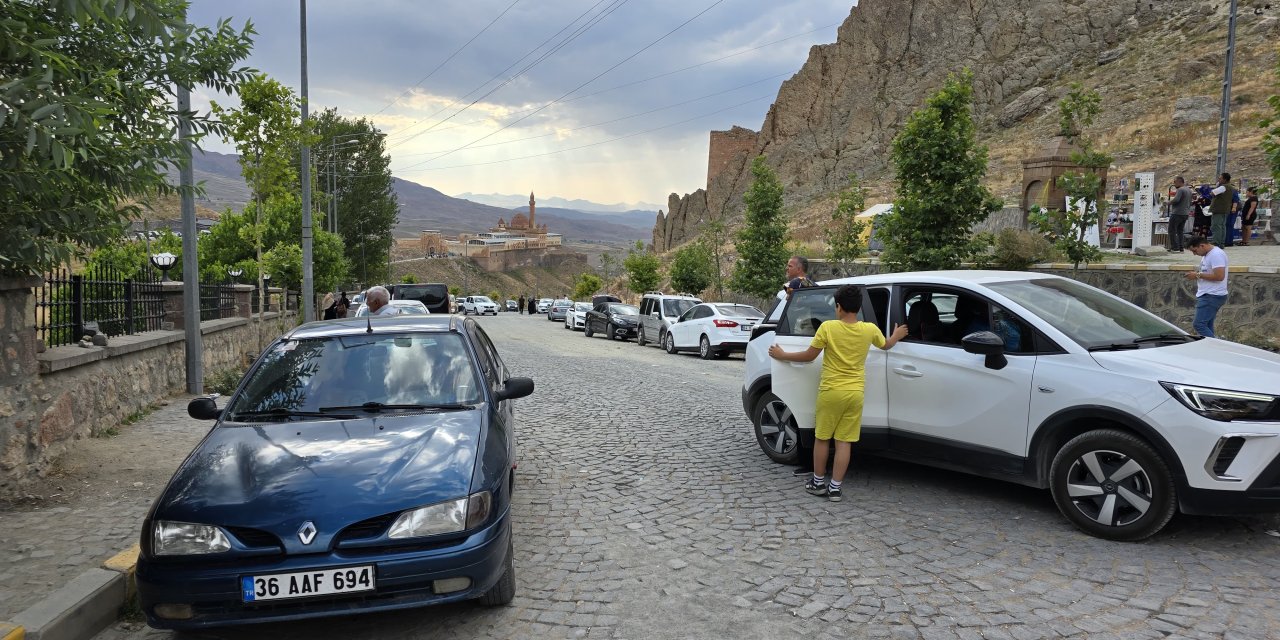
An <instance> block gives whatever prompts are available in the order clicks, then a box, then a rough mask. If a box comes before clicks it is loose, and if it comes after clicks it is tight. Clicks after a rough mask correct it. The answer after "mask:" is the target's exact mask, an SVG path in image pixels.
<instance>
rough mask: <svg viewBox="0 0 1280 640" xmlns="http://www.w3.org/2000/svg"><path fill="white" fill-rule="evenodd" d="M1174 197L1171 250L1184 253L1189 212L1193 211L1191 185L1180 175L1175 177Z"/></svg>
mask: <svg viewBox="0 0 1280 640" xmlns="http://www.w3.org/2000/svg"><path fill="white" fill-rule="evenodd" d="M1173 187H1174V189H1176V191H1174V193H1173V199H1172V200H1170V201H1169V251H1172V252H1176V253H1182V251H1183V248H1182V246H1183V239H1184V236H1183V234H1184V233H1185V232H1186V230H1187V214H1189V213H1191V201H1192V200H1194V199H1195V196H1193V195H1191V187H1188V186H1187V181H1186V180H1183V179H1182V176H1178V177H1176V178H1174V179H1173Z"/></svg>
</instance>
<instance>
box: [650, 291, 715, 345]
mask: <svg viewBox="0 0 1280 640" xmlns="http://www.w3.org/2000/svg"><path fill="white" fill-rule="evenodd" d="M700 302H702V301H701V300H699V299H697V298H695V297H693V296H691V295H688V294H684V293H679V294H675V295H668V294H665V293H662V292H660V291H651V292H649V293H646V294H644V298H643V299H641V300H640V333H639V335H638V336H636V344H638V345H640V346H642V347H643V346H645V345H646V344H649V343H650V342H655V343H656V344H658V345H659V346H661V345H662V344H663V341H664V340H665V339H666V337H667V329H668V328H670V327H671V325H672V324H673V323H675V321H676V320H677V319H678V318H679V317H680V316H681V314H683V313H684V312H686V311H688V310H689V309H691V308H693V305H695V304H698V303H700Z"/></svg>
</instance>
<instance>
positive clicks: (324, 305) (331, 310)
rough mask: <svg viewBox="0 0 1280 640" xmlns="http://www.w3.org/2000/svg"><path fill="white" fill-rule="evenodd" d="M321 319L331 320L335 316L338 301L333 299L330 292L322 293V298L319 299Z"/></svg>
mask: <svg viewBox="0 0 1280 640" xmlns="http://www.w3.org/2000/svg"><path fill="white" fill-rule="evenodd" d="M320 310H321V314H322V315H321V316H320V319H321V320H333V319H334V318H337V317H338V316H337V313H338V301H337V300H335V299H334V297H333V294H332V293H326V294H324V300H321V301H320Z"/></svg>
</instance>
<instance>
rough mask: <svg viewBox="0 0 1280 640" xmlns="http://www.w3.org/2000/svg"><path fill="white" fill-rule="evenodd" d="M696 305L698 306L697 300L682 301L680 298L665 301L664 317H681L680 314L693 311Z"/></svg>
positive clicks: (663, 304)
mask: <svg viewBox="0 0 1280 640" xmlns="http://www.w3.org/2000/svg"><path fill="white" fill-rule="evenodd" d="M695 304H698V301H697V300H682V299H679V298H676V299H671V300H663V301H662V315H664V316H676V317H679V316H680V314H682V313H684V312H686V311H688V310H690V309H692V308H693V305H695Z"/></svg>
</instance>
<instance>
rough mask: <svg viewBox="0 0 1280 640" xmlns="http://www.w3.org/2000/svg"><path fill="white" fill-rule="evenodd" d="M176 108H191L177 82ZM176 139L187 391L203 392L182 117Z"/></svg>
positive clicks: (187, 144) (187, 133) (190, 160)
mask: <svg viewBox="0 0 1280 640" xmlns="http://www.w3.org/2000/svg"><path fill="white" fill-rule="evenodd" d="M177 94H178V111H179V112H182V113H186V112H189V111H191V93H190V91H189V90H188V89H187V87H184V86H181V85H179V86H178V87H177ZM178 143H179V144H181V145H182V148H183V149H184V153H185V155H186V156H187V161H186V162H185V163H183V164H182V166H181V167H179V169H178V186H179V189H180V190H181V192H182V193H181V196H182V280H183V284H182V328H183V331H184V332H185V338H186V356H187V393H192V394H199V393H204V355H203V352H204V349H203V347H204V345H203V343H202V342H201V341H200V340H201V338H200V263H199V260H198V256H197V255H196V252H197V250H196V240H197V239H198V238H199V236H198V235H197V234H198V233H199V232H198V231H197V230H196V201H195V193H194V192H193V191H192V190H193V189H195V182H196V181H195V172H194V171H193V170H192V165H193V164H195V161H196V159H195V158H194V157H192V155H191V154H192V149H191V125H190V124H189V123H188V122H187V120H186V118H185V117H183V118H182V119H180V120H179V121H178Z"/></svg>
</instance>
